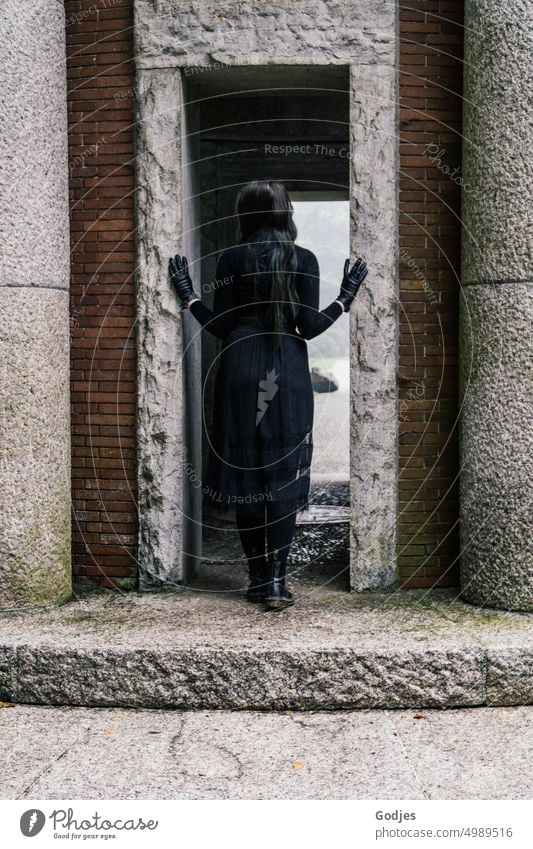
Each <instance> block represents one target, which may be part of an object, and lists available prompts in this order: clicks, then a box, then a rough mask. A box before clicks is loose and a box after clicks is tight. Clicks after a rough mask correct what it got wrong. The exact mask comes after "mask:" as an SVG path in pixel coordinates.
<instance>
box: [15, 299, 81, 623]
mask: <svg viewBox="0 0 533 849" xmlns="http://www.w3.org/2000/svg"><path fill="white" fill-rule="evenodd" d="M0 315H1V316H2V321H1V323H0V364H1V365H0V372H1V379H0V409H1V410H2V419H1V421H0V428H1V453H0V479H1V485H0V517H1V519H0V608H6V607H16V606H22V605H28V604H38V603H46V602H52V601H61V600H63V599H64V598H66V597H68V596H69V595H70V591H71V559H70V543H71V517H70V405H69V397H70V396H69V377H70V375H69V303H68V291H62V290H59V289H52V288H38V289H33V288H29V287H26V286H22V287H17V288H12V287H4V286H0Z"/></svg>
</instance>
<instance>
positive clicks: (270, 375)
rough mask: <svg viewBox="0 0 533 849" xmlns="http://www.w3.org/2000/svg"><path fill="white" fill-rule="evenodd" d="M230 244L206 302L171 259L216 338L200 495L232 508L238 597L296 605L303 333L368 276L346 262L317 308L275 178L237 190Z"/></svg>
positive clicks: (315, 285)
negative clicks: (293, 573) (330, 296)
mask: <svg viewBox="0 0 533 849" xmlns="http://www.w3.org/2000/svg"><path fill="white" fill-rule="evenodd" d="M237 215H238V221H239V242H238V244H236V245H235V246H233V247H231V248H228V249H227V250H225V251H223V252H222V254H221V255H220V257H219V260H218V264H217V270H216V279H215V281H214V284H213V285H214V301H213V309H212V310H210V309H208V308H207V307H206V306H205V305H204V304H203V303H202V302H201V300H200V299H199V297H198V295H197V294H196V293H195V292H194V290H193V286H192V281H191V278H190V275H189V271H188V266H187V259H186V258H185V257H180V256H176V257H174V259H171V260H170V262H169V273H170V280H171V283H172V284H173V286H174V288H175V290H176V292H177V294H178V296H179V298H180V301H181V303H182V306H183V307H184V308H186V307H188V308H189V309H190V311H191V313H192V314H193V315H194V317H195V318H196V319H197V320H198V321H199V322H200V323H201V324H202V325H203V327H205V329H206V330H209V331H210V332H211V333H213V334H214V335H215V336H217V337H218V338H219V339H222V340H223V344H222V349H221V352H220V357H219V363H218V370H217V376H216V381H215V396H214V408H213V426H212V431H211V442H210V451H209V461H208V465H207V472H206V477H205V479H204V482H203V484H204V485H203V491H204V496H205V498H206V500H207V501H209V502H210V503H211V504H212V505H213V506H215V507H216V508H218V509H221V510H228V509H230V508H231V507H234V508H235V517H236V522H237V527H238V530H239V535H240V539H241V542H242V545H243V548H244V551H245V553H246V557H247V560H248V564H249V575H250V586H249V588H248V592H247V598H248V600H249V601H252V602H263V601H264V603H265V608H266V609H267V610H281V609H283V608H284V607H287V606H289V605H291V604H293V603H294V598H293V595H292V593H291V592H289V590H288V589H287V587H286V586H285V561H286V559H287V555H288V553H289V548H290V545H291V542H292V538H293V534H294V528H295V523H296V515H297V513H298V512H299V511H301V510H305V509H306V508H307V507H308V498H309V484H310V476H309V475H310V467H311V458H312V453H313V437H312V430H313V388H312V385H311V376H310V373H309V363H308V356H307V345H306V342H305V340H306V339H313V338H314V337H315V336H318V334H319V333H323V332H324V330H327V328H328V327H330V326H331V325H332V324H333V322H334V321H336V320H337V319H338V318H339V317H340V315H341V314H342V312H348V310H349V309H350V306H351V304H352V302H353V300H354V298H355V295H356V294H357V291H358V289H359V286H360V285H361V283H362V281H363V280H364V278H365V277H366V275H367V269H366V263H364V262H363V261H362V260H361V259H358V260H357V262H356V263H355V264H354V266H353V267H352V269H351V270H350V268H349V261H348V260H346V263H345V267H344V275H343V281H342V285H341V289H340V293H339V296H338V298H337V299H336V300H335V301H333V302H332V303H331V304H329V306H327V307H326V308H325V309H323V310H320V309H319V268H318V262H317V259H316V257H315V255H314V254H313V253H312V252H311V251H309V250H306V249H305V248H302V247H300V246H299V245H295V239H296V235H297V233H296V227H295V225H294V222H293V207H292V204H291V201H290V198H289V195H288V193H287V191H286V189H285V187H284V186H283V184H282V183H278V182H272V181H256V182H253V183H249V184H248V185H246V186H245V187H244V188H243V189H242V190H241V192H240V194H239V197H238V200H237Z"/></svg>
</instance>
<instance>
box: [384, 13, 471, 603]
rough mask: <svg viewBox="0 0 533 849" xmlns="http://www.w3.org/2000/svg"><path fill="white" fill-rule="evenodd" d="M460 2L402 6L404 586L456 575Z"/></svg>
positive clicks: (443, 581) (452, 579)
mask: <svg viewBox="0 0 533 849" xmlns="http://www.w3.org/2000/svg"><path fill="white" fill-rule="evenodd" d="M462 13H463V3H462V2H458V0H447V1H446V2H445V0H440V1H439V0H434V2H431V0H410V2H409V3H408V4H405V6H401V7H400V169H401V174H400V259H401V262H400V378H399V394H400V481H399V489H400V504H399V508H400V513H399V523H398V531H399V533H398V540H399V545H398V561H399V565H400V575H401V578H402V581H403V586H405V587H415V586H417V587H425V586H434V585H439V586H445V585H456V584H458V583H459V575H458V554H459V542H458V513H459V506H458V479H457V476H458V471H459V462H458V440H457V426H458V422H457V339H458V334H457V330H458V315H459V313H458V310H459V282H458V280H459V261H460V235H461V234H460V225H459V214H460V186H459V182H458V180H459V179H460V164H461V82H462V63H461V56H462V44H463V32H462V26H461V24H462ZM429 145H432V147H428V146H429ZM455 168H458V169H459V170H458V171H456V172H455V173H454V169H455Z"/></svg>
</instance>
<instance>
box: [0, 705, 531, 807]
mask: <svg viewBox="0 0 533 849" xmlns="http://www.w3.org/2000/svg"><path fill="white" fill-rule="evenodd" d="M532 719H533V708H531V707H512V708H511V707H507V708H506V707H504V708H466V709H464V708H456V709H447V710H434V709H432V710H358V711H349V712H306V713H295V712H291V711H286V712H283V713H262V712H249V711H234V712H232V711H188V712H183V711H168V710H132V709H120V708H83V707H82V708H76V707H34V706H26V705H15V706H13V707H7V706H5V707H2V708H1V709H0V741H1V742H0V752H1V761H2V764H3V768H2V771H1V773H0V798H4V799H24V798H29V799H135V798H149V799H249V798H252V799H278V798H284V799H310V798H311V799H327V798H328V799H329V798H336V799H373V798H377V799H395V798H397V799H400V798H402V799H406V798H407V799H500V798H510V799H528V798H531V794H532V791H533V776H532V773H531V762H532V761H533V734H532Z"/></svg>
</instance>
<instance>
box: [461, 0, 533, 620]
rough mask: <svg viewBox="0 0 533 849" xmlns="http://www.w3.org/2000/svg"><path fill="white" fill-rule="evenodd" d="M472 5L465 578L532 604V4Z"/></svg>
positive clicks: (498, 595)
mask: <svg viewBox="0 0 533 849" xmlns="http://www.w3.org/2000/svg"><path fill="white" fill-rule="evenodd" d="M465 11H466V17H465V96H464V101H463V102H464V127H463V135H464V142H463V172H464V173H463V179H464V182H465V188H464V190H463V207H462V215H463V224H464V228H463V237H462V286H463V288H462V299H461V307H460V361H461V366H460V409H461V410H462V421H461V460H462V466H461V554H462V558H461V586H462V594H463V597H464V598H465V599H467V600H468V601H471V602H474V603H476V604H485V605H489V606H494V607H502V608H505V609H509V610H532V609H533V574H532V568H531V567H532V563H533V556H532V555H533V551H532V544H531V518H530V505H531V495H532V480H533V467H532V463H531V457H532V454H533V452H532V448H533V436H532V434H531V425H530V422H531V418H532V412H533V410H532V401H531V350H530V333H531V316H532V314H533V310H532V301H531V297H532V296H531V265H532V263H531V257H532V242H531V228H530V223H529V218H530V215H529V208H530V205H531V201H530V198H531V181H532V175H531V166H530V158H531V157H530V151H529V150H528V146H529V147H530V144H529V141H530V138H531V125H532V118H533V111H532V106H531V98H530V96H529V92H530V89H531V68H532V64H531V26H530V18H531V3H530V2H529V0H519V2H517V3H514V4H512V7H511V6H509V7H508V8H507V7H506V11H505V15H502V11H501V4H499V3H498V2H496V0H468V2H467V3H466V5H465Z"/></svg>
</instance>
